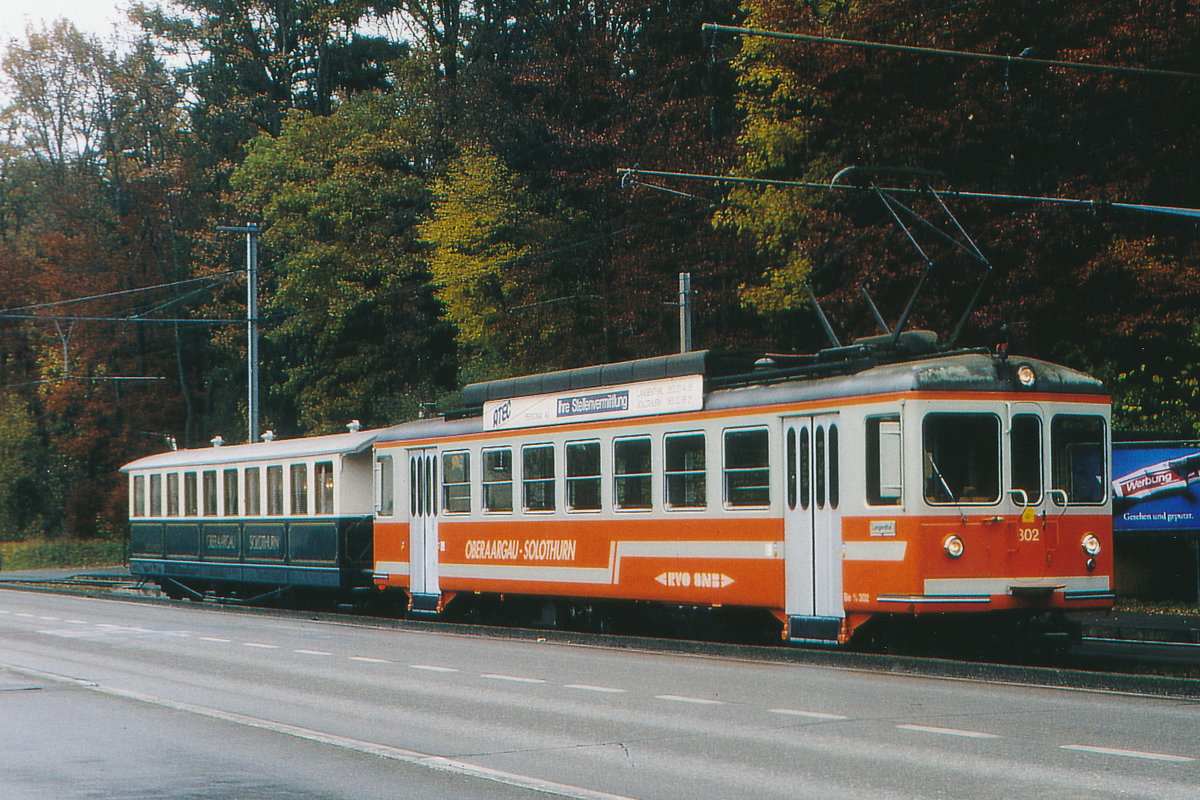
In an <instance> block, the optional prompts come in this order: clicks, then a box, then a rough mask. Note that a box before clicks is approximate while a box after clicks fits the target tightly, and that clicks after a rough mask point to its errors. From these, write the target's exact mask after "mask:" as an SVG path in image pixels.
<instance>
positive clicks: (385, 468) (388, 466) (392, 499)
mask: <svg viewBox="0 0 1200 800" xmlns="http://www.w3.org/2000/svg"><path fill="white" fill-rule="evenodd" d="M395 469H396V466H395V462H394V461H392V457H391V456H379V457H378V458H377V459H376V460H375V476H376V478H375V480H376V483H377V486H376V487H375V488H376V494H375V496H376V497H377V498H378V500H377V502H376V503H375V511H376V513H377V514H379V516H381V517H390V516H392V515H393V514H395V513H396V472H395Z"/></svg>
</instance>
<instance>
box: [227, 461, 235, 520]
mask: <svg viewBox="0 0 1200 800" xmlns="http://www.w3.org/2000/svg"><path fill="white" fill-rule="evenodd" d="M224 477H225V516H227V517H236V516H237V515H238V471H237V470H236V469H227V470H225V473H224Z"/></svg>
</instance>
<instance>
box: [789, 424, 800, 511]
mask: <svg viewBox="0 0 1200 800" xmlns="http://www.w3.org/2000/svg"><path fill="white" fill-rule="evenodd" d="M798 480H799V475H798V474H797V472H796V429H795V428H788V432H787V504H788V509H789V510H791V511H795V510H796V500H797V498H798V495H797V493H796V492H797V488H798V487H797V481H798Z"/></svg>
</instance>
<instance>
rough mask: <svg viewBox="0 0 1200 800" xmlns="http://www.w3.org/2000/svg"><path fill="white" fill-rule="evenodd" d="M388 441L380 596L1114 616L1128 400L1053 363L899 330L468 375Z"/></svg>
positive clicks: (809, 624)
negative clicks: (1116, 401)
mask: <svg viewBox="0 0 1200 800" xmlns="http://www.w3.org/2000/svg"><path fill="white" fill-rule="evenodd" d="M464 404H465V405H467V406H469V407H471V409H472V410H471V411H469V412H463V413H460V414H458V415H451V416H443V417H438V418H436V419H425V420H417V421H414V422H410V423H406V424H403V425H399V426H396V427H393V428H390V429H388V430H386V431H384V432H382V433H381V434H380V435H379V436H378V438H377V440H376V443H375V448H376V474H377V487H376V494H377V498H376V520H375V526H374V530H375V547H374V553H375V583H376V585H377V586H378V587H379V588H381V589H390V588H399V589H402V590H403V591H404V592H406V593H407V595H408V599H409V604H410V608H411V609H412V610H414V611H418V612H420V611H425V612H430V613H434V612H438V611H440V610H441V609H442V608H443V607H444V605H445V604H446V603H448V602H450V601H451V600H452V599H453V598H454V597H455V596H456V595H460V594H462V593H472V594H477V593H481V594H502V595H508V596H512V595H522V596H534V597H543V598H557V599H565V600H578V601H600V600H606V599H607V600H629V601H650V602H658V603H663V604H667V605H671V606H691V607H716V606H727V607H728V606H741V607H747V608H758V609H763V610H764V611H768V612H770V613H771V614H773V615H774V616H775V617H776V618H778V619H779V620H780V621H781V622H782V623H783V636H784V637H785V638H787V639H790V640H793V641H823V642H839V643H841V642H846V641H848V640H849V639H850V637H851V636H852V635H853V634H854V632H855V630H856V629H857V628H859V626H861V625H862V624H863V623H864V622H866V621H867V620H869V619H871V618H872V617H875V616H878V615H910V616H911V615H916V614H924V613H976V614H979V613H983V612H1005V613H1007V614H1009V615H1016V616H1028V617H1036V616H1039V615H1042V614H1045V613H1047V612H1059V611H1067V612H1069V611H1073V610H1084V609H1098V608H1108V607H1111V604H1112V588H1113V585H1112V533H1111V530H1112V516H1111V497H1110V492H1109V485H1110V472H1111V470H1110V457H1109V453H1110V447H1109V408H1110V407H1109V400H1108V397H1107V396H1106V395H1105V393H1104V390H1103V388H1102V387H1101V385H1100V383H1099V382H1098V381H1096V380H1094V379H1093V378H1090V377H1088V376H1086V375H1083V374H1081V373H1078V372H1075V371H1073V370H1070V369H1067V368H1065V367H1061V366H1057V365H1054V364H1050V363H1046V362H1042V361H1037V360H1032V359H1019V358H1015V357H1007V356H1005V355H994V354H991V353H988V352H983V351H969V352H958V353H940V352H937V351H936V347H935V346H934V344H933V342H932V341H931V339H930V337H929V336H926V335H924V334H920V333H915V334H914V333H906V334H904V336H903V337H881V338H880V339H877V340H873V341H867V342H863V343H859V344H856V345H855V346H852V347H849V348H840V349H839V350H838V351H837V352H836V353H828V352H827V353H823V354H818V355H817V356H813V357H808V358H807V359H804V360H797V361H789V360H787V359H775V360H774V361H772V360H771V359H760V360H759V361H758V363H757V364H755V363H754V361H753V359H751V360H749V361H747V360H745V359H741V358H738V357H736V356H731V355H729V354H720V353H716V352H711V351H706V352H698V353H688V354H683V355H678V356H664V357H660V358H653V359H645V360H640V361H633V362H626V363H622V364H610V365H605V366H601V367H591V368H584V369H577V370H567V371H563V372H556V373H548V374H545V375H535V376H530V377H526V378H517V379H511V380H506V381H493V382H489V383H482V384H473V385H471V386H468V387H467V388H466V390H465V391H464Z"/></svg>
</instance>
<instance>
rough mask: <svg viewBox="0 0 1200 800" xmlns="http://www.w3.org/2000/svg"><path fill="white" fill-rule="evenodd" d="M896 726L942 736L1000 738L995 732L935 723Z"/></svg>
mask: <svg viewBox="0 0 1200 800" xmlns="http://www.w3.org/2000/svg"><path fill="white" fill-rule="evenodd" d="M896 727H897V728H900V729H902V730H906V731H917V732H918V733H936V734H939V735H941V736H961V737H963V738H966V739H999V738H1000V737H999V736H997V735H996V734H994V733H984V732H983V731H964V730H961V729H959V728H937V727H934V726H933V725H897V726H896Z"/></svg>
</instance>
